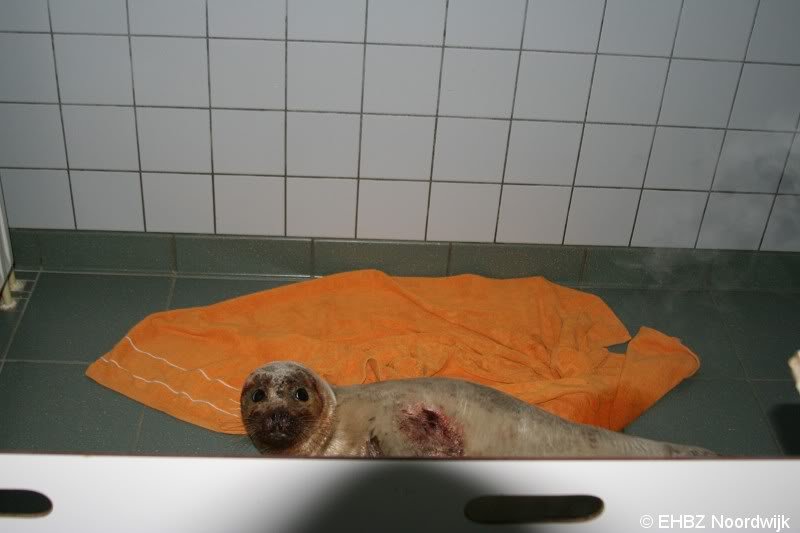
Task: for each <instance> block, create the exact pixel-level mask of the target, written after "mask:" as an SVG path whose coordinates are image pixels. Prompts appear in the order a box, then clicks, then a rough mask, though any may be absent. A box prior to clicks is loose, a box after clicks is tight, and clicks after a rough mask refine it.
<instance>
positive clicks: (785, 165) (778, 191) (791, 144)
mask: <svg viewBox="0 0 800 533" xmlns="http://www.w3.org/2000/svg"><path fill="white" fill-rule="evenodd" d="M798 127H800V114H798V117H797V122H796V124H795V129H797V128H798ZM797 139H798V137H797V133H795V134H794V135H792V140H791V141H790V142H789V149H788V150H787V151H786V159H784V160H783V167H782V169H781V177H780V179H779V180H778V186H777V187H776V188H775V195H774V196H773V197H772V204H771V205H770V206H769V213H767V220H766V222H764V231H763V232H762V233H761V239H760V240H759V241H758V248H756V250H758V251H761V250H762V247H763V246H764V239H765V238H766V236H767V229H768V228H769V222H770V220H771V219H772V213H773V211H774V210H775V203H776V202H777V201H778V196H783V195H781V186H782V185H783V178H785V177H786V169H787V168H788V166H789V159H791V156H792V148H794V144H795V142H797Z"/></svg>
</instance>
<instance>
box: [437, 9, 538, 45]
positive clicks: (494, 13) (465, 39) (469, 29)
mask: <svg viewBox="0 0 800 533" xmlns="http://www.w3.org/2000/svg"><path fill="white" fill-rule="evenodd" d="M449 10H450V11H449V12H448V14H447V37H446V39H445V44H448V45H454V46H487V47H496V48H519V44H520V38H521V37H522V26H523V24H524V22H525V20H524V16H523V14H524V10H525V1H524V0H504V1H502V2H497V1H496V0H450V6H449Z"/></svg>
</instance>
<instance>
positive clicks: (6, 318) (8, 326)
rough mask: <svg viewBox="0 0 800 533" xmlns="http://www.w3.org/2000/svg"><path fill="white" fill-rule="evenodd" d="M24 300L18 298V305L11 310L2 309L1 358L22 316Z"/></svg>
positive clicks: (0, 326)
mask: <svg viewBox="0 0 800 533" xmlns="http://www.w3.org/2000/svg"><path fill="white" fill-rule="evenodd" d="M23 304H24V301H19V300H17V306H16V307H15V308H14V309H12V310H10V311H0V359H2V358H3V354H4V353H5V351H6V347H7V346H8V342H9V341H10V340H11V334H12V333H13V332H14V327H15V326H16V325H17V321H18V320H19V317H20V309H21V308H22V305H23Z"/></svg>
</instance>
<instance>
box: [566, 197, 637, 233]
mask: <svg viewBox="0 0 800 533" xmlns="http://www.w3.org/2000/svg"><path fill="white" fill-rule="evenodd" d="M638 200H639V190H637V189H619V190H615V189H594V188H588V187H587V188H576V189H575V191H574V192H573V193H572V204H571V205H570V208H569V219H568V220H567V231H566V234H565V237H564V243H565V244H596V245H605V246H627V245H628V242H629V241H630V238H631V230H632V229H633V222H634V218H635V217H636V204H637V202H638Z"/></svg>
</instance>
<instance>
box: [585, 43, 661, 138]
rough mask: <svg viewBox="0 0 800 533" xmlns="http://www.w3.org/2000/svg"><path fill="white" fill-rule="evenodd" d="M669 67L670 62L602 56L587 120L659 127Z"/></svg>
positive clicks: (596, 72) (598, 60)
mask: <svg viewBox="0 0 800 533" xmlns="http://www.w3.org/2000/svg"><path fill="white" fill-rule="evenodd" d="M667 64H668V61H667V60H666V59H657V58H647V57H622V56H598V58H597V64H596V66H595V71H594V81H593V83H592V92H591V96H590V98H589V111H588V115H587V117H586V118H587V120H590V121H593V122H625V123H635V124H653V123H655V121H656V118H657V117H658V106H659V102H660V101H661V93H662V90H663V88H664V76H666V74H667Z"/></svg>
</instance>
